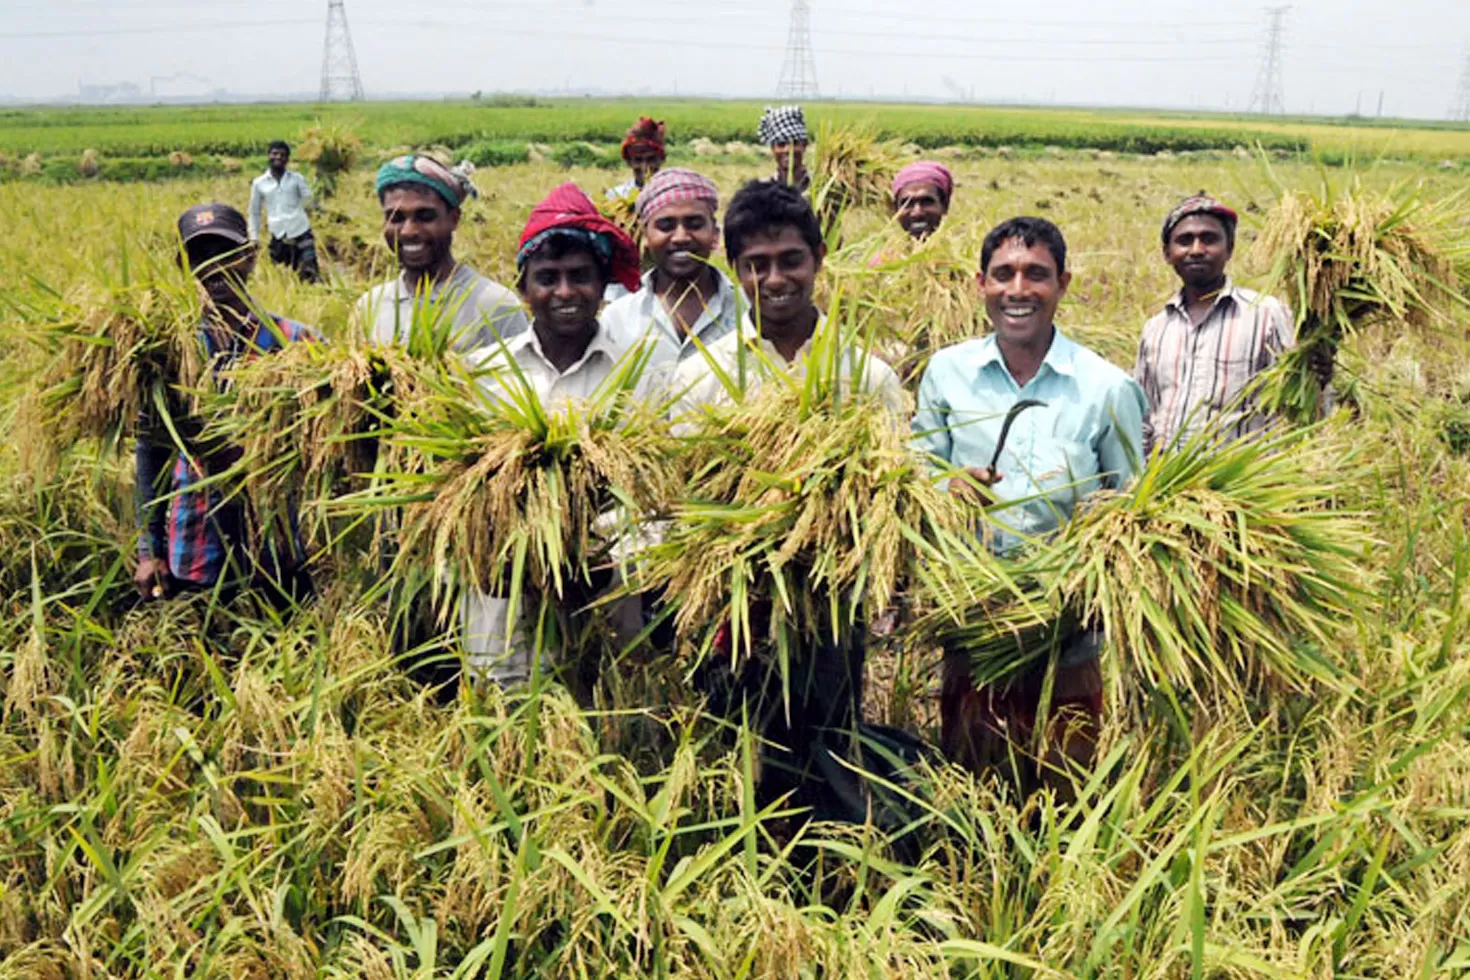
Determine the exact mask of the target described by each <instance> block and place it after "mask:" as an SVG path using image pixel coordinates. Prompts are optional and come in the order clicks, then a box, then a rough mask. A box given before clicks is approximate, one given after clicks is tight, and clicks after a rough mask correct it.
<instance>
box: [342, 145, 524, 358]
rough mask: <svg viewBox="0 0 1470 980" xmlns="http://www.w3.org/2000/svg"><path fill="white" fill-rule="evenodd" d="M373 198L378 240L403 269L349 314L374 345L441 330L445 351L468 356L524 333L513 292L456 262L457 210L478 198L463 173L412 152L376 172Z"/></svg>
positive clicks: (406, 339) (360, 302) (519, 311)
mask: <svg viewBox="0 0 1470 980" xmlns="http://www.w3.org/2000/svg"><path fill="white" fill-rule="evenodd" d="M377 193H378V202H379V203H380V204H381V205H382V208H383V238H384V240H386V241H387V243H388V247H389V248H391V249H392V250H393V254H394V255H396V256H397V257H398V265H399V268H400V270H401V271H400V274H399V275H398V276H397V277H396V278H394V279H390V280H389V281H388V282H385V283H383V284H381V285H379V286H374V287H373V288H372V289H370V290H368V292H367V293H366V294H365V295H364V296H363V297H362V298H361V299H359V300H358V301H357V305H356V307H355V308H354V309H353V317H354V320H356V321H357V322H358V323H360V324H362V325H364V326H365V328H366V329H367V331H368V334H369V336H370V337H371V339H373V340H374V341H376V342H378V343H383V344H407V343H408V342H409V338H410V334H411V333H413V334H414V335H415V336H417V337H420V338H425V337H430V336H432V334H433V333H434V332H441V331H442V332H444V333H445V334H447V337H446V339H447V341H448V344H449V346H450V347H452V348H453V349H454V350H456V351H459V352H461V353H468V352H470V351H474V350H479V349H480V348H483V347H486V346H488V345H490V344H493V343H494V342H495V341H496V339H497V338H501V337H504V338H509V337H514V336H516V335H517V334H521V333H524V332H525V331H526V329H527V327H528V326H529V324H528V322H527V320H526V314H525V312H524V311H523V310H522V309H521V304H520V300H519V298H518V297H517V296H516V294H515V293H514V292H512V291H511V290H509V289H507V288H506V287H504V286H502V285H501V284H500V283H498V282H494V281H492V280H490V279H487V278H485V277H484V276H482V275H480V274H479V273H478V272H476V271H475V270H474V269H471V268H470V267H469V266H467V265H465V264H463V263H461V262H458V261H456V260H455V258H454V254H453V245H454V231H455V229H456V228H458V227H459V218H460V208H461V207H462V206H463V204H464V202H465V200H466V198H469V197H472V196H474V195H475V194H476V191H475V187H474V185H473V184H472V183H470V178H469V175H468V173H466V172H465V171H464V170H462V169H461V168H453V169H451V168H450V167H447V166H445V165H444V164H442V163H440V162H439V161H438V160H435V159H434V158H433V157H428V156H423V155H422V154H409V155H407V156H401V157H396V158H394V159H392V160H389V161H388V162H387V163H385V164H383V166H382V167H381V168H379V170H378V179H377ZM414 328H416V329H414Z"/></svg>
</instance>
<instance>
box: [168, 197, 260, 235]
mask: <svg viewBox="0 0 1470 980" xmlns="http://www.w3.org/2000/svg"><path fill="white" fill-rule="evenodd" d="M203 235H214V236H216V237H219V238H224V239H228V240H229V241H232V242H234V243H235V244H236V245H244V244H245V243H246V242H247V241H249V240H250V233H249V228H248V226H247V225H246V224H245V216H244V215H243V214H241V213H240V212H239V211H236V210H235V209H234V208H232V207H230V206H229V205H228V204H219V203H215V204H196V205H194V206H193V207H192V208H190V209H189V210H187V211H185V212H184V213H183V214H181V215H180V216H179V237H180V238H181V239H183V240H184V241H185V242H186V243H187V242H189V241H191V240H193V239H195V238H199V237H201V236H203Z"/></svg>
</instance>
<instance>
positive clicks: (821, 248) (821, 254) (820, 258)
mask: <svg viewBox="0 0 1470 980" xmlns="http://www.w3.org/2000/svg"><path fill="white" fill-rule="evenodd" d="M826 260H827V243H826V242H823V243H822V244H820V245H818V246H817V269H818V270H820V269H821V268H822V263H823V262H825V261H826Z"/></svg>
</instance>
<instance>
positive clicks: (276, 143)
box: [265, 140, 291, 153]
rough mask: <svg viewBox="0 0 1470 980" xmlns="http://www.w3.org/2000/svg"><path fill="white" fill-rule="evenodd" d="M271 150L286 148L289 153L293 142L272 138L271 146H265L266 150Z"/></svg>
mask: <svg viewBox="0 0 1470 980" xmlns="http://www.w3.org/2000/svg"><path fill="white" fill-rule="evenodd" d="M271 150H285V151H286V152H287V153H290V152H291V144H290V143H287V142H286V141H285V140H271V142H270V146H267V147H266V148H265V152H267V153H269V152H270V151H271Z"/></svg>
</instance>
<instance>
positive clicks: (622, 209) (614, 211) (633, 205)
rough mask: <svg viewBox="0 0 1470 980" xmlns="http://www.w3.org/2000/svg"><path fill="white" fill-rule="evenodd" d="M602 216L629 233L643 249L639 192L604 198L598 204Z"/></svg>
mask: <svg viewBox="0 0 1470 980" xmlns="http://www.w3.org/2000/svg"><path fill="white" fill-rule="evenodd" d="M597 210H598V211H600V212H602V216H603V217H604V218H606V219H607V220H609V221H611V222H612V223H613V224H615V225H617V226H618V227H619V228H621V229H623V231H626V232H627V233H628V236H629V237H630V238H632V239H633V241H634V242H636V243H637V244H638V246H639V248H640V249H641V248H642V246H643V222H641V221H639V220H638V192H637V191H634V192H633V193H632V194H626V195H618V196H616V197H604V198H603V199H602V200H600V201H598V202H597Z"/></svg>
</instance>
